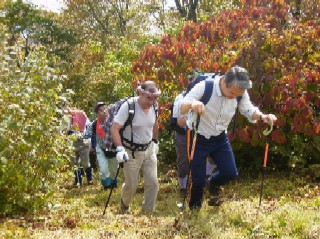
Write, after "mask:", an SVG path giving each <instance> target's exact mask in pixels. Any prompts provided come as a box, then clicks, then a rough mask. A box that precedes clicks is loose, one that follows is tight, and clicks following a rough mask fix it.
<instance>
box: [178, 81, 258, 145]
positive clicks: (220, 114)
mask: <svg viewBox="0 0 320 239" xmlns="http://www.w3.org/2000/svg"><path fill="white" fill-rule="evenodd" d="M219 82H220V77H216V78H215V79H214V84H213V91H212V96H211V98H210V100H209V101H208V103H207V104H206V105H205V113H204V114H203V115H202V116H201V118H200V123H199V127H198V133H199V134H201V135H203V136H204V137H205V138H207V139H209V138H210V137H211V136H217V135H220V134H221V133H222V132H223V131H226V130H227V129H228V125H229V124H230V122H231V120H232V117H233V115H234V114H235V112H236V109H237V105H238V103H237V99H228V98H226V97H224V96H223V95H222V92H221V89H220V85H219ZM204 90H205V81H202V82H200V83H198V84H197V85H195V87H194V88H192V90H191V91H190V92H189V93H188V94H187V95H186V96H185V97H184V99H183V101H182V103H183V102H192V101H196V100H200V99H201V97H202V96H203V94H204ZM239 111H240V113H241V114H242V115H244V116H246V117H247V118H248V120H249V121H250V122H252V123H256V120H253V119H252V114H253V113H254V112H260V111H259V109H258V108H257V107H255V106H254V105H253V104H252V103H251V101H250V97H249V94H248V92H247V91H245V92H244V94H243V95H242V99H241V100H240V102H239ZM190 117H191V116H189V119H188V121H187V125H188V127H191V123H192V122H190V119H191V118H190Z"/></svg>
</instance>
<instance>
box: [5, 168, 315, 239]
mask: <svg viewBox="0 0 320 239" xmlns="http://www.w3.org/2000/svg"><path fill="white" fill-rule="evenodd" d="M165 171H166V170H165ZM171 176H172V177H169V176H167V175H160V191H159V195H158V200H157V210H156V212H155V213H153V214H150V213H144V212H142V211H141V203H142V200H143V193H141V192H138V193H137V194H136V197H135V200H134V202H133V204H132V205H131V208H130V211H129V213H127V214H121V213H120V204H119V200H120V187H118V188H117V189H116V190H115V191H114V193H113V195H112V197H111V200H110V204H109V207H108V208H107V210H106V214H105V215H102V213H103V209H104V205H105V202H106V199H107V198H108V195H109V191H104V190H102V188H101V187H100V184H99V182H98V181H96V182H95V184H94V185H93V186H83V187H82V188H81V189H76V188H70V184H71V181H72V180H71V179H70V182H65V183H63V182H61V183H59V185H58V186H57V191H56V193H55V197H54V198H53V199H52V202H51V203H50V204H49V205H48V209H49V210H48V211H47V212H44V213H41V215H39V214H37V215H36V216H17V217H12V218H5V219H1V222H0V229H1V231H0V238H50V239H51V238H63V239H68V238H118V239H120V238H166V239H169V238H175V239H176V238H219V239H227V238H228V239H238V238H259V239H260V238H283V239H285V238H286V239H287V238H303V239H311V238H314V239H316V238H317V239H318V238H320V187H319V186H317V184H316V183H315V182H313V183H312V182H310V181H308V179H306V178H301V177H296V176H295V175H288V174H286V175H283V174H277V175H274V174H271V173H270V172H267V173H266V180H265V183H264V190H263V199H262V204H261V206H260V207H259V206H258V205H259V189H260V183H261V176H260V175H259V176H257V178H254V179H253V178H248V177H247V178H239V179H238V180H236V181H234V182H233V183H232V184H230V185H227V186H225V187H224V190H223V196H224V199H225V202H224V203H223V204H222V205H221V206H220V207H209V206H208V205H207V203H206V202H205V203H204V206H203V207H202V209H201V210H200V211H196V212H191V211H189V210H188V209H187V210H185V211H184V212H181V211H180V210H179V208H178V207H177V205H176V204H177V203H179V202H181V201H182V200H181V199H180V197H179V195H178V191H177V181H176V180H175V177H174V176H173V175H171ZM121 181H122V178H121V177H120V182H121ZM139 191H140V190H139ZM207 196H208V195H207V194H206V197H207Z"/></svg>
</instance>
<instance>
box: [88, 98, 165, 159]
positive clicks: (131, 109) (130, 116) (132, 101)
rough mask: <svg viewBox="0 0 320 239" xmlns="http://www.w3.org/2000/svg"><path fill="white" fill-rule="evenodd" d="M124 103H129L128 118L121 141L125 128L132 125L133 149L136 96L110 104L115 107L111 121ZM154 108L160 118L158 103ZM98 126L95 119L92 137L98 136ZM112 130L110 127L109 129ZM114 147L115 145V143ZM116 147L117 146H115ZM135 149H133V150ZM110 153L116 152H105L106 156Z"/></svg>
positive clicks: (121, 134)
mask: <svg viewBox="0 0 320 239" xmlns="http://www.w3.org/2000/svg"><path fill="white" fill-rule="evenodd" d="M124 103H127V104H128V113H129V114H128V118H127V120H126V122H125V123H124V125H123V127H122V128H121V130H120V136H121V141H123V131H124V130H125V128H126V127H127V126H129V125H130V127H131V140H130V148H131V150H132V149H133V132H132V121H133V118H134V115H135V98H134V97H127V98H124V99H121V100H119V101H117V102H115V103H114V104H112V105H110V106H109V109H110V108H111V107H113V114H112V116H111V117H112V119H111V121H112V122H113V120H114V116H115V115H116V114H117V113H118V111H119V109H120V107H121V105H123V104H124ZM153 108H154V111H155V115H156V118H158V116H159V113H158V111H159V110H158V103H157V102H155V103H154V104H153ZM96 126H97V120H95V121H94V122H93V123H92V137H93V138H94V139H95V138H96V130H95V129H96ZM109 130H110V129H109ZM113 147H114V145H113ZM114 148H115V147H114ZM132 151H133V150H132ZM110 153H112V155H110V157H113V156H114V155H113V154H114V152H112V151H106V152H105V154H106V156H108V155H109V154H110Z"/></svg>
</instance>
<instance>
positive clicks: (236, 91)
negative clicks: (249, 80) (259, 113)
mask: <svg viewBox="0 0 320 239" xmlns="http://www.w3.org/2000/svg"><path fill="white" fill-rule="evenodd" d="M221 92H222V94H223V96H224V97H226V98H227V99H235V98H237V97H238V96H242V95H243V93H244V92H245V90H244V89H241V88H239V87H238V86H237V85H236V84H234V83H233V84H231V85H229V86H228V87H227V86H226V83H225V79H223V80H222V83H221Z"/></svg>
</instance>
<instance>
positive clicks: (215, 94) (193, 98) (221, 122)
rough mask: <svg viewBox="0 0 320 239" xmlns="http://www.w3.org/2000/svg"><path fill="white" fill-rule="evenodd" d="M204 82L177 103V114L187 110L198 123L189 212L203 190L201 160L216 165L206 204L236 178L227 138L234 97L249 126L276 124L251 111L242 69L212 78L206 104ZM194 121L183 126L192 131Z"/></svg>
mask: <svg viewBox="0 0 320 239" xmlns="http://www.w3.org/2000/svg"><path fill="white" fill-rule="evenodd" d="M205 82H206V81H202V82H200V83H198V84H197V85H195V86H194V88H193V89H192V90H191V91H190V92H189V93H187V95H186V96H185V97H184V99H183V101H182V102H181V103H180V107H179V108H180V113H181V114H186V113H188V112H189V111H190V110H192V111H193V112H194V113H197V114H199V115H200V116H201V117H200V123H199V127H198V130H197V134H198V135H197V142H196V146H195V151H194V157H193V160H192V163H191V175H192V186H191V195H190V200H189V207H190V209H196V208H200V207H201V206H202V197H203V189H204V186H205V184H206V177H205V176H206V175H205V172H206V164H205V160H206V158H207V156H208V155H209V156H210V157H212V159H213V160H214V162H215V164H216V165H217V169H218V171H217V172H216V173H214V174H213V175H212V176H211V178H210V179H209V182H208V184H209V192H210V194H211V197H210V200H209V202H208V204H209V205H210V206H214V205H219V204H220V203H221V200H220V198H219V189H220V186H221V185H224V184H226V183H227V182H229V181H231V180H233V179H234V178H235V177H236V176H237V175H238V171H237V167H236V163H235V158H234V155H233V152H232V148H231V145H230V142H229V139H228V136H227V133H226V131H227V128H228V125H229V123H230V121H231V119H232V117H233V115H234V114H235V112H236V108H237V104H238V103H237V99H236V98H237V97H239V96H241V100H240V101H239V111H240V113H241V114H243V115H244V116H246V117H247V118H248V120H249V121H250V122H252V123H255V122H257V120H260V121H263V122H264V123H268V124H270V125H272V124H273V123H274V122H275V121H276V120H277V118H276V116H275V115H273V114H263V113H262V112H261V111H260V110H259V109H258V108H257V107H255V106H254V105H253V104H252V103H251V101H250V98H249V94H248V92H247V89H250V88H251V87H252V82H251V80H250V78H249V74H248V72H247V71H246V70H245V69H244V68H242V67H238V66H235V67H232V68H231V69H230V70H229V71H228V72H227V73H226V75H225V76H221V77H215V79H214V82H213V90H212V93H211V97H210V99H209V101H208V102H207V104H205V105H204V104H203V103H202V102H201V101H200V99H201V98H202V96H203V94H204V92H205V86H206V83H205ZM195 118H196V117H193V116H190V117H189V119H188V121H187V125H188V127H192V124H193V121H194V119H195Z"/></svg>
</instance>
